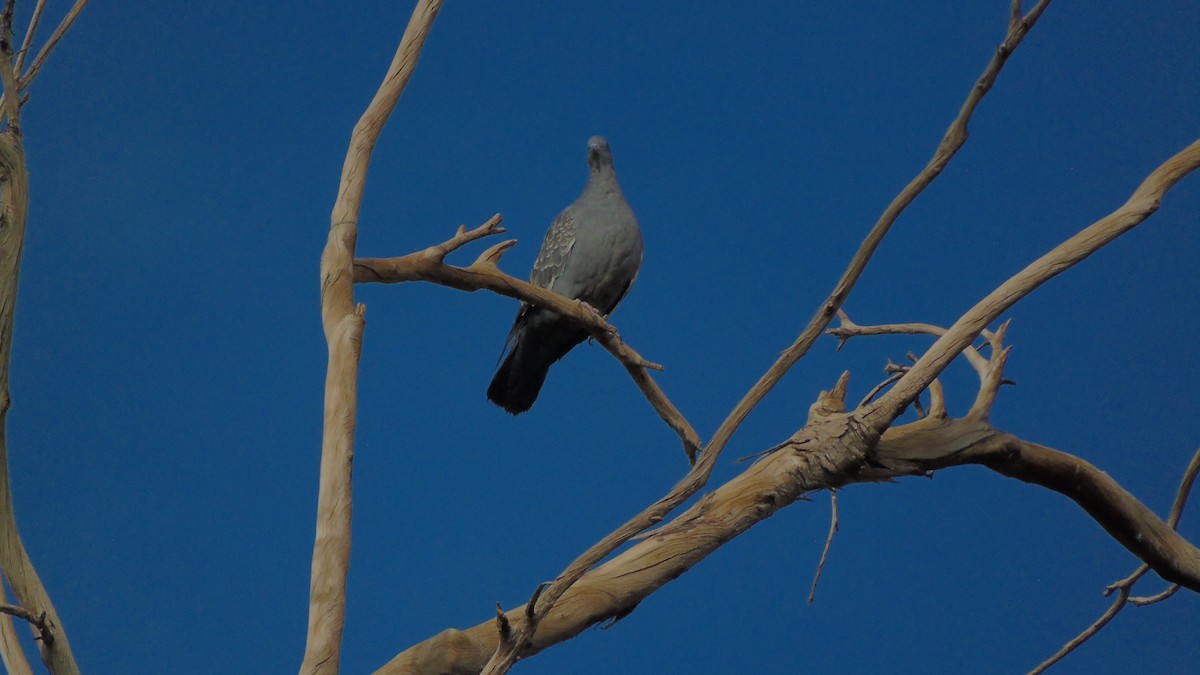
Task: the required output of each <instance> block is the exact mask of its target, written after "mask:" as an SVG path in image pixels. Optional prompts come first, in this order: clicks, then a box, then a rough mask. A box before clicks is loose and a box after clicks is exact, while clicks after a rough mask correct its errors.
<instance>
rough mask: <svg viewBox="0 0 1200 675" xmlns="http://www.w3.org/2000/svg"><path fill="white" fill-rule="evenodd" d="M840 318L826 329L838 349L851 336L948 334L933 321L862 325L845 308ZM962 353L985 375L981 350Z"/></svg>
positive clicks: (989, 336) (969, 350)
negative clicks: (835, 324) (836, 343)
mask: <svg viewBox="0 0 1200 675" xmlns="http://www.w3.org/2000/svg"><path fill="white" fill-rule="evenodd" d="M838 320H839V321H840V322H841V323H839V324H838V326H837V328H830V329H829V330H827V331H825V334H826V335H832V336H833V337H835V338H837V339H838V349H841V348H842V347H843V346H844V345H845V344H846V343H847V342H849V341H850V338H853V337H860V336H863V337H865V336H868V335H933V336H935V337H941V336H943V335H945V334H946V329H945V328H942V327H941V326H935V325H933V324H931V323H885V324H880V325H877V326H860V325H858V324H856V323H854V322H853V321H851V320H850V317H849V316H847V315H846V312H845V311H844V310H838ZM983 336H984V337H985V338H987V339H989V340H990V339H991V333H990V331H987V330H985V331H983ZM962 355H963V356H964V357H965V358H966V359H967V361H968V362H970V364H971V367H972V368H974V369H975V372H977V373H979V376H980V377H983V376H984V374H985V373H986V372H987V359H986V358H984V357H983V355H982V354H980V353H979V350H978V349H976V348H975V347H974V346H970V347H967V348H966V349H964V350H963V351H962Z"/></svg>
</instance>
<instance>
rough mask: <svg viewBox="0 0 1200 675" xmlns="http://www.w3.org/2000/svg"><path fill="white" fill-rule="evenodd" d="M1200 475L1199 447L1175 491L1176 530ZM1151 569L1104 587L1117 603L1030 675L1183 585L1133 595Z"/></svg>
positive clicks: (1172, 524)
mask: <svg viewBox="0 0 1200 675" xmlns="http://www.w3.org/2000/svg"><path fill="white" fill-rule="evenodd" d="M1197 474H1200V450H1197V451H1196V454H1194V455H1192V461H1190V462H1188V466H1187V468H1186V469H1184V472H1183V478H1182V479H1181V480H1180V482H1179V489H1178V490H1177V491H1176V492H1175V501H1174V502H1173V503H1172V504H1171V513H1170V514H1169V515H1168V516H1167V525H1168V526H1170V527H1171V528H1172V529H1175V528H1177V527H1178V526H1179V519H1180V518H1181V517H1183V509H1184V507H1185V506H1187V501H1188V495H1190V494H1191V491H1192V486H1193V485H1194V484H1195V482H1196V476H1197ZM1149 571H1150V566H1149V565H1147V564H1146V563H1142V564H1141V565H1139V566H1138V568H1137V569H1136V570H1134V571H1133V573H1132V574H1130V575H1129V576H1127V577H1125V578H1124V579H1121V580H1120V581H1116V582H1114V583H1112V584H1109V586H1108V587H1107V588H1106V589H1105V590H1104V595H1106V596H1107V595H1111V594H1112V593H1113V592H1114V591H1115V592H1116V593H1117V599H1116V600H1114V601H1113V604H1112V605H1111V606H1109V608H1108V609H1107V610H1105V612H1104V613H1103V614H1101V615H1100V618H1099V619H1096V621H1095V622H1094V623H1093V624H1092V625H1090V626H1088V627H1087V628H1085V629H1083V632H1081V633H1080V634H1079V635H1076V636H1075V637H1074V638H1072V639H1071V640H1070V641H1069V642H1067V644H1065V645H1063V646H1062V648H1061V649H1059V650H1058V651H1057V652H1055V653H1054V655H1053V656H1051V657H1050V658H1048V659H1046V660H1045V661H1043V662H1041V663H1040V664H1038V666H1037V667H1036V668H1034V669H1033V670H1031V671H1029V672H1030V675H1036V674H1037V673H1041V672H1044V671H1045V670H1046V669H1047V668H1049V667H1050V666H1052V665H1054V664H1055V663H1058V662H1059V661H1061V660H1062V659H1063V657H1065V656H1066V655H1067V654H1070V653H1071V652H1073V651H1075V650H1076V649H1077V648H1078V647H1079V646H1080V645H1082V644H1083V643H1085V642H1087V641H1088V640H1090V639H1092V637H1093V636H1094V635H1096V633H1099V632H1100V629H1101V628H1104V627H1105V626H1106V625H1108V622H1110V621H1112V620H1113V617H1115V616H1116V615H1117V614H1119V613H1120V612H1121V610H1122V609H1125V606H1126V605H1127V604H1131V605H1136V606H1138V607H1143V606H1145V605H1152V604H1154V603H1156V602H1161V601H1163V600H1166V599H1167V598H1169V597H1171V596H1172V595H1174V594H1175V592H1176V591H1178V590H1179V584H1171V586H1169V587H1168V588H1167V589H1166V590H1164V591H1162V592H1161V593H1157V594H1155V595H1151V596H1146V597H1131V596H1130V593H1132V592H1133V586H1134V584H1136V583H1137V582H1138V581H1139V580H1140V579H1141V578H1142V577H1143V576H1145V575H1146V573H1147V572H1149Z"/></svg>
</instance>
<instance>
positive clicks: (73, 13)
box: [19, 0, 88, 91]
mask: <svg viewBox="0 0 1200 675" xmlns="http://www.w3.org/2000/svg"><path fill="white" fill-rule="evenodd" d="M87 2H88V0H75V4H74V5H72V6H71V9H70V10H69V11H68V12H67V15H66V16H64V17H63V20H62V21H61V22H59V24H58V27H57V28H55V29H54V32H53V33H51V34H50V39H49V40H46V44H45V45H44V46H43V47H42V51H40V52H38V55H37V57H36V58H34V59H33V64H32V65H30V66H29V70H28V72H26V73H25V74H24V75H19V78H20V79H19V89H20V91H25V90H26V89H28V88H29V85H31V84H33V79H34V78H35V77H37V75H38V71H40V70H41V69H42V65H43V64H45V63H46V59H48V58H50V54H51V52H53V51H54V47H55V46H57V45H58V41H59V40H61V39H62V37H63V36H64V35H66V34H67V29H69V28H70V27H71V24H73V23H75V17H77V16H79V13H80V12H82V11H83V8H84V6H85V5H87Z"/></svg>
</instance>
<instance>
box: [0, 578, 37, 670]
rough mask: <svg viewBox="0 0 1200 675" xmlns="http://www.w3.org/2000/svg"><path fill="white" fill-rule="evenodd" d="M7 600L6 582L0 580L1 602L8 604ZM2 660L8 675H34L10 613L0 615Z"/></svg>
mask: <svg viewBox="0 0 1200 675" xmlns="http://www.w3.org/2000/svg"><path fill="white" fill-rule="evenodd" d="M7 601H8V595H7V594H6V593H5V591H4V584H3V583H2V582H0V603H5V604H7ZM0 662H2V663H4V670H5V672H7V673H8V675H33V669H32V668H30V667H29V661H28V660H27V659H26V658H25V651H24V650H23V649H21V640H20V638H18V637H17V631H16V628H14V627H13V622H12V617H11V616H9V615H8V614H4V615H3V616H0Z"/></svg>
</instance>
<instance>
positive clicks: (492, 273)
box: [354, 214, 701, 461]
mask: <svg viewBox="0 0 1200 675" xmlns="http://www.w3.org/2000/svg"><path fill="white" fill-rule="evenodd" d="M500 221H501V218H500V214H496V215H495V216H492V218H491V219H489V220H488V221H487V222H485V223H484V224H483V225H480V226H479V227H477V228H475V229H473V230H467V229H466V228H463V227H460V228H459V230H458V232H457V233H456V234H455V235H454V237H453V238H451V239H449V240H447V241H445V242H443V243H441V244H438V245H436V246H431V247H429V248H427V249H425V250H423V251H417V252H415V253H410V254H408V255H404V256H400V257H397V258H359V259H356V260H355V261H354V283H358V284H363V283H385V284H394V283H403V282H407V281H427V282H430V283H434V284H439V285H441V286H448V287H450V288H456V289H458V290H461V291H467V292H475V291H479V290H487V291H491V292H493V293H497V294H499V295H503V296H506V297H510V298H515V299H517V300H520V301H522V302H527V303H529V304H531V305H536V306H538V307H543V308H545V309H550V310H553V311H554V312H556V313H558V314H561V315H563V316H565V317H568V318H570V319H573V320H574V321H576V322H577V323H579V325H581V326H582V327H584V328H585V329H587V331H588V334H589V335H591V336H592V337H593V338H594V339H595V340H596V341H597V342H599V343H600V344H601V346H603V347H604V348H605V349H606V350H608V352H609V353H610V354H612V355H613V356H614V357H616V359H617V360H618V361H620V363H621V365H623V366H624V367H625V370H626V371H627V372H628V373H629V375H630V377H632V378H633V381H634V383H635V384H636V385H637V387H638V389H639V390H641V392H642V394H643V395H644V396H645V397H646V399H647V400H648V401H649V402H650V405H651V406H653V407H654V410H655V412H657V413H658V415H659V417H661V418H662V420H663V421H664V422H666V423H667V426H669V427H670V428H671V429H672V430H674V431H675V433H676V434H678V435H679V438H680V440H681V441H682V442H683V449H684V452H685V453H686V454H687V456H688V460H689V461H694V460H695V457H696V453H697V452H699V450H700V446H701V441H700V436H699V434H697V433H696V430H695V429H693V428H692V425H691V424H690V423H689V422H688V421H687V419H686V418H684V416H683V414H682V413H680V412H679V409H678V408H676V407H675V405H674V404H673V403H671V401H670V399H668V398H667V395H666V394H665V393H664V392H663V391H662V389H661V388H660V387H659V386H658V383H657V382H655V381H654V378H652V377H650V373H649V372H647V371H648V370H662V366H660V365H658V364H656V363H652V362H650V361H648V360H646V359H644V358H642V356H641V354H638V353H637V351H635V350H634V349H633V348H632V347H630V346H629V345H628V344H626V343H625V341H623V340H622V339H621V336H620V335H619V334H618V333H617V330H616V328H614V327H613V326H612V325H611V324H610V323H609V322H608V321H607V320H605V318H604V317H603V316H602V315H601V314H600V313H599V312H598V311H596V310H595V309H594V308H592V307H591V306H590V305H588V304H587V303H585V302H580V301H579V300H572V299H570V298H567V297H565V296H562V295H558V294H557V293H553V292H551V291H548V290H546V289H544V288H542V287H540V286H535V285H533V284H531V283H528V282H526V281H522V280H520V279H517V278H516V277H512V276H509V275H507V274H505V273H504V272H503V271H502V270H501V269H500V268H499V267H498V263H499V261H500V258H501V256H502V255H503V254H504V252H505V251H506V250H508V249H509V248H511V247H512V246H513V245H515V244H516V241H515V240H508V241H503V242H500V243H499V244H496V245H494V246H492V247H491V248H489V249H487V250H486V251H484V252H483V253H482V254H480V256H479V258H477V259H476V260H475V262H473V263H471V264H470V265H469V266H467V267H456V266H454V265H449V264H446V262H445V258H446V256H447V255H448V254H450V253H452V252H454V251H455V250H457V249H458V248H460V247H462V246H463V245H465V244H468V243H470V242H473V241H476V240H478V239H482V238H484V237H488V236H491V235H495V234H500V233H503V232H504V231H505V230H504V228H503V227H500Z"/></svg>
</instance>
